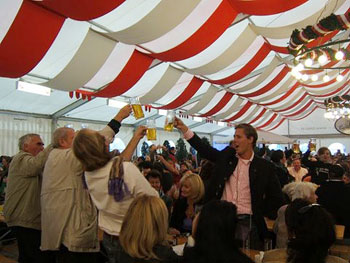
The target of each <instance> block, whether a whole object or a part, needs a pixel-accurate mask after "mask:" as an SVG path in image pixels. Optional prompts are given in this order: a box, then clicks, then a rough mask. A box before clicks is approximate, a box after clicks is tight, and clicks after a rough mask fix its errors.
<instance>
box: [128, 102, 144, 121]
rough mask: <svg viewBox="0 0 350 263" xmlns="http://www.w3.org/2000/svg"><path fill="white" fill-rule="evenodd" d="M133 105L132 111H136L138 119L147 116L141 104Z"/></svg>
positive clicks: (135, 115)
mask: <svg viewBox="0 0 350 263" xmlns="http://www.w3.org/2000/svg"><path fill="white" fill-rule="evenodd" d="M131 106H132V111H133V112H134V117H135V119H136V120H137V119H141V118H143V117H145V115H144V114H143V110H142V107H141V105H140V104H132V105H131Z"/></svg>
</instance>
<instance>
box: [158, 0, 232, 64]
mask: <svg viewBox="0 0 350 263" xmlns="http://www.w3.org/2000/svg"><path fill="white" fill-rule="evenodd" d="M237 14H238V13H237V12H236V11H235V10H233V9H232V7H231V6H230V4H229V3H228V2H227V0H224V1H222V2H221V4H220V5H219V6H218V8H217V9H216V10H215V12H214V13H213V14H212V15H211V16H210V18H209V19H208V20H207V21H206V22H205V23H204V24H203V25H202V26H201V27H200V28H199V29H198V30H197V31H196V32H195V33H194V34H193V35H192V36H190V37H189V38H188V39H186V40H185V41H184V42H182V43H181V44H179V45H178V46H176V47H174V48H172V49H169V50H167V51H164V52H161V53H152V56H153V57H154V58H157V59H159V60H162V61H177V60H183V59H186V58H189V57H192V56H194V55H196V54H198V53H200V52H201V51H203V50H204V49H206V48H207V47H209V46H210V45H211V44H212V43H213V42H214V41H215V40H217V39H218V38H219V37H220V36H221V35H222V34H223V33H224V32H225V30H226V29H227V28H228V27H229V26H230V25H231V24H232V22H233V21H234V20H235V18H236V16H237Z"/></svg>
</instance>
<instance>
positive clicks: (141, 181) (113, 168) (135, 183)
mask: <svg viewBox="0 0 350 263" xmlns="http://www.w3.org/2000/svg"><path fill="white" fill-rule="evenodd" d="M146 129H147V128H146V127H143V126H140V127H139V128H138V129H137V130H136V132H135V134H134V136H133V138H132V139H131V140H130V142H129V144H128V145H127V147H126V148H125V150H124V151H123V152H122V153H121V155H120V156H113V155H112V154H111V153H110V152H109V149H108V142H106V140H105V138H104V137H103V136H102V135H101V134H99V133H98V132H95V131H93V130H89V129H83V130H81V131H79V132H78V133H77V135H76V137H75V139H74V141H73V152H74V154H75V156H76V157H77V158H78V160H79V161H80V162H81V164H82V166H83V169H84V171H85V173H84V174H85V180H86V185H87V187H88V189H89V193H90V196H91V199H92V201H93V202H94V204H95V206H96V207H97V209H98V210H99V214H98V226H99V228H100V229H102V230H103V232H104V234H103V245H104V247H105V249H106V252H107V254H108V258H109V262H110V263H114V262H116V258H115V256H116V254H117V252H118V250H120V245H119V241H118V237H119V232H120V229H121V226H122V223H123V220H124V216H125V214H126V212H127V210H128V208H129V206H130V204H131V203H132V201H133V200H134V199H135V198H136V197H137V196H139V195H142V194H146V195H153V196H157V197H158V193H157V191H156V190H154V189H153V188H152V187H151V185H150V184H149V183H148V181H147V180H146V178H145V177H144V176H143V175H142V174H141V172H140V171H139V169H138V168H137V167H136V166H135V165H134V164H133V163H131V162H128V161H124V160H130V159H131V155H132V153H133V151H134V149H135V148H136V146H137V144H138V142H139V141H140V139H141V138H142V137H143V136H144V135H145V132H146ZM138 218H139V217H138Z"/></svg>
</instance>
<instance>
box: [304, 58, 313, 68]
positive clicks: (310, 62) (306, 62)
mask: <svg viewBox="0 0 350 263" xmlns="http://www.w3.org/2000/svg"><path fill="white" fill-rule="evenodd" d="M313 63H314V61H313V60H312V59H311V58H308V59H306V60H305V61H304V65H305V67H311V66H312V64H313Z"/></svg>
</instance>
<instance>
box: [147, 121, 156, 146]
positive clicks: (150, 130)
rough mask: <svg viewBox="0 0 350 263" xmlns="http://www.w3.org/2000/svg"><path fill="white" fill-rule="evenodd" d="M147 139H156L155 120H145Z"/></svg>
mask: <svg viewBox="0 0 350 263" xmlns="http://www.w3.org/2000/svg"><path fill="white" fill-rule="evenodd" d="M147 140H149V141H155V140H157V128H156V122H155V120H147Z"/></svg>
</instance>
